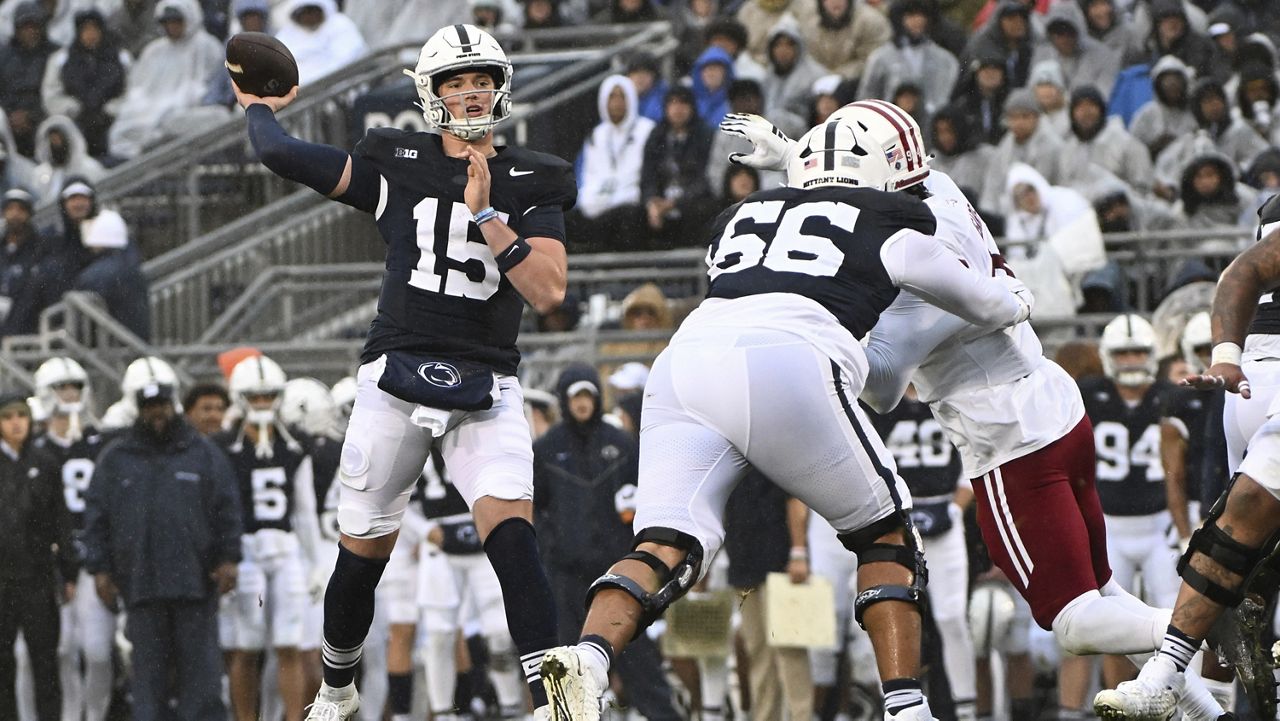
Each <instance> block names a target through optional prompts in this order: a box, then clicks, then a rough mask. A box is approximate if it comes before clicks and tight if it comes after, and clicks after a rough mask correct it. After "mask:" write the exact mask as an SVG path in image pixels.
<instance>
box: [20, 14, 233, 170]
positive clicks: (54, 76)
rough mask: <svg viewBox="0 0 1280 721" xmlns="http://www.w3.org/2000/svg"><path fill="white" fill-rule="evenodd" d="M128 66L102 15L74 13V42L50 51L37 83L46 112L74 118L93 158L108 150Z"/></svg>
mask: <svg viewBox="0 0 1280 721" xmlns="http://www.w3.org/2000/svg"><path fill="white" fill-rule="evenodd" d="M131 62H132V59H131V58H130V57H129V53H128V52H126V51H125V50H123V49H121V48H120V47H119V46H118V45H117V44H116V41H115V39H114V38H113V37H111V35H109V34H108V33H107V32H106V20H105V19H104V18H103V15H102V13H101V12H100V11H99V10H97V9H89V10H85V11H82V12H80V13H77V14H76V37H75V42H73V43H72V44H71V45H70V46H68V47H66V48H63V49H62V50H59V51H58V52H56V53H54V54H53V56H52V57H51V58H50V59H49V64H48V66H47V67H46V68H45V71H44V79H43V81H42V83H41V93H42V95H43V97H44V108H45V110H46V111H47V112H48V113H49V115H65V116H67V117H69V118H73V119H74V120H75V123H76V127H78V128H80V133H81V134H83V135H84V139H85V143H86V145H87V148H88V152H89V155H91V156H94V157H101V156H102V155H105V154H106V152H107V129H108V128H110V127H111V123H112V121H113V120H114V119H115V116H116V115H117V114H118V113H119V111H120V104H121V103H122V102H123V101H124V90H125V87H124V82H125V74H126V73H127V72H128V68H129V64H130V63H131ZM220 75H221V76H223V77H229V76H227V74H226V73H221V74H220ZM229 82H230V81H228V83H229Z"/></svg>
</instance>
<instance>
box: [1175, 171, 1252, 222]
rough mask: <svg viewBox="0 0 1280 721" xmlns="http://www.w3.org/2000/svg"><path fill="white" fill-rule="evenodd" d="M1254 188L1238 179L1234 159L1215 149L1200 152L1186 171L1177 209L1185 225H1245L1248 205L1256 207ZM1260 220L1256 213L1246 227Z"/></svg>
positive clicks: (1180, 187)
mask: <svg viewBox="0 0 1280 721" xmlns="http://www.w3.org/2000/svg"><path fill="white" fill-rule="evenodd" d="M1254 195H1255V193H1254V191H1253V189H1252V188H1250V187H1249V186H1247V185H1243V184H1238V183H1237V182H1236V174H1235V169H1234V168H1233V167H1232V164H1231V161H1230V159H1228V158H1226V157H1223V156H1222V155H1219V154H1216V153H1213V154H1207V155H1202V156H1199V157H1197V158H1195V159H1193V160H1192V161H1191V162H1190V163H1188V164H1187V166H1186V168H1184V169H1183V171H1182V178H1181V184H1180V185H1179V194H1178V202H1177V203H1176V204H1175V206H1174V210H1175V212H1178V213H1180V214H1181V217H1182V220H1183V223H1185V227H1189V228H1206V229H1208V228H1231V227H1237V226H1240V225H1241V220H1242V218H1244V217H1245V208H1248V207H1252V206H1253V202H1254ZM1255 222H1257V218H1256V217H1254V218H1253V219H1252V220H1251V221H1248V225H1247V226H1245V227H1252V225H1253V224H1254V223H1255Z"/></svg>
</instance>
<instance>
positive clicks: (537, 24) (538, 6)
mask: <svg viewBox="0 0 1280 721" xmlns="http://www.w3.org/2000/svg"><path fill="white" fill-rule="evenodd" d="M563 25H564V19H563V18H562V17H560V3H559V1H558V0H524V18H523V22H522V23H521V27H523V28H524V29H525V30H540V29H542V28H558V27H561V26H563Z"/></svg>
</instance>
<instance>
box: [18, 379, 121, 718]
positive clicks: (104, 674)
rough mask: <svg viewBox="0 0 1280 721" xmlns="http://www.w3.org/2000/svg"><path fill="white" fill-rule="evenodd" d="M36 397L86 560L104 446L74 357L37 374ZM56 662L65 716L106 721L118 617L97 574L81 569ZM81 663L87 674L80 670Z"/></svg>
mask: <svg viewBox="0 0 1280 721" xmlns="http://www.w3.org/2000/svg"><path fill="white" fill-rule="evenodd" d="M35 381H36V383H35V385H36V396H37V398H38V399H39V401H40V405H41V406H42V407H43V408H44V409H45V411H46V412H47V413H48V414H49V418H48V425H47V428H46V430H45V433H44V435H43V436H41V437H40V438H38V439H37V440H36V442H35V443H36V447H37V448H43V449H44V450H46V451H48V452H49V453H51V454H53V455H54V456H55V457H56V458H57V460H58V464H59V465H60V466H61V468H62V490H63V495H64V496H65V499H66V503H67V511H69V512H70V513H71V539H72V541H73V542H74V543H75V544H76V546H77V551H76V553H77V556H78V557H79V558H84V551H83V548H82V546H81V544H82V541H81V535H82V534H83V532H84V493H85V491H87V490H89V481H90V480H92V479H93V466H94V460H95V459H97V457H98V454H99V453H100V452H101V451H102V448H103V446H104V445H106V440H107V439H106V437H105V436H104V435H102V434H101V433H99V432H98V429H97V428H96V427H95V424H94V419H93V416H92V415H91V414H90V411H89V408H90V404H91V399H92V396H91V394H90V388H89V376H88V374H87V373H85V372H84V368H82V367H81V366H80V364H79V363H77V362H76V361H75V360H73V359H71V358H63V357H55V358H50V359H49V360H47V361H45V362H44V363H41V364H40V367H39V368H37V369H36V372H35ZM61 610H62V633H61V635H60V636H59V640H58V664H59V672H60V676H61V680H62V718H64V719H72V720H73V721H80V719H81V718H83V719H84V721H102V720H103V719H105V718H106V717H107V709H108V708H109V707H110V706H111V689H112V676H113V674H112V668H111V651H112V648H113V646H114V643H115V633H116V615H115V612H114V611H113V610H112V609H109V608H107V607H106V606H105V605H103V603H102V601H101V600H100V599H99V598H98V594H97V592H96V591H95V590H94V584H93V574H91V573H89V572H88V571H86V570H84V569H80V578H79V580H78V581H76V595H75V599H74V600H73V601H72V602H71V603H66V604H63V606H62V609H61ZM82 659H83V663H84V667H83V668H84V670H83V672H82V671H81V665H80V664H81V661H82Z"/></svg>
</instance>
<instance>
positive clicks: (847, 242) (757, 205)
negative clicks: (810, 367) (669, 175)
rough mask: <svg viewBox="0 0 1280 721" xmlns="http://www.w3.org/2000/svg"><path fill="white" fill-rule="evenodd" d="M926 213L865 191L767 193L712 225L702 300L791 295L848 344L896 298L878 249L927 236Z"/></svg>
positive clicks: (899, 198) (911, 201) (917, 204)
mask: <svg viewBox="0 0 1280 721" xmlns="http://www.w3.org/2000/svg"><path fill="white" fill-rule="evenodd" d="M936 227H937V223H936V221H935V220H934V217H933V213H932V212H930V210H929V208H928V206H926V205H925V204H924V202H923V201H921V200H920V199H918V198H915V197H912V196H910V195H906V194H904V193H883V192H880V191H878V190H869V189H866V188H834V187H833V188H815V189H813V190H800V189H798V188H774V189H771V190H762V191H759V192H756V193H752V194H751V195H749V196H747V198H746V200H744V201H742V202H741V203H739V204H738V205H735V206H733V207H731V208H729V209H728V210H725V211H724V212H723V213H721V214H720V216H719V217H718V218H716V220H715V223H714V224H713V226H712V232H711V238H712V240H711V248H710V249H709V250H708V252H707V266H708V271H707V274H708V275H710V276H711V286H710V289H709V290H708V292H707V297H709V298H742V297H745V296H749V295H759V294H763V293H795V294H797V295H802V296H804V297H806V298H810V299H812V300H815V301H817V302H818V303H820V304H821V305H822V307H824V308H826V309H827V310H829V311H831V314H832V315H834V316H835V317H836V319H837V320H839V321H840V324H841V325H843V326H844V327H846V328H848V329H849V331H850V332H852V333H853V336H854V337H855V338H861V337H862V336H863V335H865V334H866V333H867V331H869V330H871V327H872V326H874V325H875V323H876V320H877V319H878V318H879V317H880V313H881V312H882V311H884V309H885V308H887V307H889V304H890V303H892V302H893V299H894V298H896V297H897V296H898V288H897V287H896V286H894V284H893V282H892V281H891V280H890V279H889V274H888V272H887V271H885V269H884V266H883V265H882V264H881V262H880V247H881V246H882V245H884V243H885V241H886V240H888V239H889V238H890V237H891V236H893V235H894V234H895V233H897V232H899V231H901V230H902V229H904V228H910V229H912V230H917V231H919V232H921V233H924V234H925V235H933V233H934V230H935V228H936Z"/></svg>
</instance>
